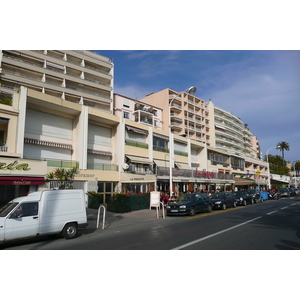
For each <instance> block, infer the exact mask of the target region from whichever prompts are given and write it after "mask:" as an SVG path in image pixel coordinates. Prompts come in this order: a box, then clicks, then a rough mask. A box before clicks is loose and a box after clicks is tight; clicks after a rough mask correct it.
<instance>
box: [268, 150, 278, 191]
mask: <svg viewBox="0 0 300 300" xmlns="http://www.w3.org/2000/svg"><path fill="white" fill-rule="evenodd" d="M272 149H280V146H275V147H271V148H270V149H268V150H267V154H266V156H267V163H268V189H271V178H270V176H271V174H270V165H269V151H270V150H272Z"/></svg>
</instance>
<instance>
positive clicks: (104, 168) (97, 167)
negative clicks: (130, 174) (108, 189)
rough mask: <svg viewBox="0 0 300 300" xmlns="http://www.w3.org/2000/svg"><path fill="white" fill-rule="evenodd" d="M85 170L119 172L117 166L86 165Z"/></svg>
mask: <svg viewBox="0 0 300 300" xmlns="http://www.w3.org/2000/svg"><path fill="white" fill-rule="evenodd" d="M87 168H88V169H89V170H100V171H119V167H118V166H117V165H109V164H87Z"/></svg>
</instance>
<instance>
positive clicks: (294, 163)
mask: <svg viewBox="0 0 300 300" xmlns="http://www.w3.org/2000/svg"><path fill="white" fill-rule="evenodd" d="M296 162H297V161H294V162H293V165H294V174H293V177H294V188H297V187H296V176H295V175H296Z"/></svg>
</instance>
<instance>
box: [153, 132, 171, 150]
mask: <svg viewBox="0 0 300 300" xmlns="http://www.w3.org/2000/svg"><path fill="white" fill-rule="evenodd" d="M153 150H156V151H163V152H169V150H168V141H167V140H164V139H161V138H159V137H155V136H154V137H153Z"/></svg>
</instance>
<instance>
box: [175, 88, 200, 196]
mask: <svg viewBox="0 0 300 300" xmlns="http://www.w3.org/2000/svg"><path fill="white" fill-rule="evenodd" d="M196 91H197V88H195V87H194V86H191V87H190V88H188V89H186V90H184V91H183V92H181V94H182V93H185V92H187V93H188V94H189V95H194V94H195V93H196ZM176 97H177V95H174V97H173V98H172V99H171V101H170V102H169V153H170V188H169V190H170V198H171V197H172V193H173V164H174V157H173V156H174V139H173V134H172V130H171V105H172V103H173V101H174V100H175V98H176Z"/></svg>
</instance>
